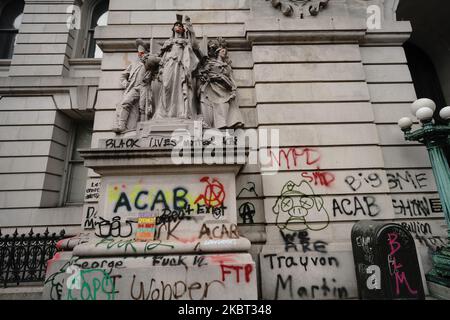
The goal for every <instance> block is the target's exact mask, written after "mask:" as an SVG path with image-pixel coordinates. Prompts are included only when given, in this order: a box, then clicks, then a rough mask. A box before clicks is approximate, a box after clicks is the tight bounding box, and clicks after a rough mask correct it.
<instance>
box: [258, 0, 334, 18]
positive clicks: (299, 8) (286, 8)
mask: <svg viewBox="0 0 450 320" xmlns="http://www.w3.org/2000/svg"><path fill="white" fill-rule="evenodd" d="M266 1H270V2H271V3H272V7H274V8H276V9H279V10H280V11H281V12H282V13H283V14H284V15H285V16H286V17H293V16H294V17H299V18H300V19H304V18H305V16H306V15H307V13H308V12H309V14H310V15H311V16H313V17H315V16H317V15H318V14H319V12H320V11H322V10H323V9H325V8H326V7H327V6H328V2H329V1H330V0H266Z"/></svg>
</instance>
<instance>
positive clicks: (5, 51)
mask: <svg viewBox="0 0 450 320" xmlns="http://www.w3.org/2000/svg"><path fill="white" fill-rule="evenodd" d="M24 6H25V4H24V1H20V0H10V1H6V2H4V3H3V5H2V4H1V3H0V59H11V58H12V56H13V53H14V46H15V43H16V37H17V34H18V33H19V28H20V25H21V24H22V18H23V8H24Z"/></svg>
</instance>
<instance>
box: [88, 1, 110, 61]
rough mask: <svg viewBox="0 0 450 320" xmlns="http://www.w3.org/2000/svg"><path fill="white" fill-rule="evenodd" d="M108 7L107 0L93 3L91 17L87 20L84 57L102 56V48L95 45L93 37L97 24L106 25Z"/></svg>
mask: <svg viewBox="0 0 450 320" xmlns="http://www.w3.org/2000/svg"><path fill="white" fill-rule="evenodd" d="M108 8H109V1H108V0H103V1H98V2H96V3H95V4H94V6H93V10H92V11H91V19H90V21H89V26H88V28H89V29H88V31H87V42H86V49H85V57H86V58H101V57H102V56H103V52H102V50H101V49H100V48H99V46H98V45H97V43H96V41H95V39H94V32H95V28H96V27H97V26H106V25H107V23H108Z"/></svg>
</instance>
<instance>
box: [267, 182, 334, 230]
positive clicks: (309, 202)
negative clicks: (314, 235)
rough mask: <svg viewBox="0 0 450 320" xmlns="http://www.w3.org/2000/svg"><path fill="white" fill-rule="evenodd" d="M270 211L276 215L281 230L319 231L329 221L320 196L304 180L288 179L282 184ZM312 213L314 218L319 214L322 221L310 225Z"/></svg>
mask: <svg viewBox="0 0 450 320" xmlns="http://www.w3.org/2000/svg"><path fill="white" fill-rule="evenodd" d="M272 211H273V213H274V214H275V215H276V224H277V226H278V228H280V229H282V230H289V231H301V230H312V231H319V230H323V229H325V228H326V227H327V226H328V224H329V221H330V217H329V215H328V212H327V210H326V209H325V207H324V202H323V199H322V197H320V196H317V195H316V194H315V192H314V190H313V188H312V187H311V185H310V184H309V182H307V181H305V180H302V181H300V183H298V184H296V183H295V182H293V181H288V182H287V183H286V184H285V185H284V186H283V189H282V190H281V195H280V196H279V197H278V198H277V201H276V203H275V205H274V206H273V207H272ZM312 215H314V216H315V218H317V216H319V219H320V221H323V222H320V223H318V224H315V225H312V224H311V223H310V219H311V216H312ZM315 220H316V219H315ZM316 221H317V220H316Z"/></svg>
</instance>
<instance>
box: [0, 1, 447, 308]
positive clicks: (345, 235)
mask: <svg viewBox="0 0 450 320" xmlns="http://www.w3.org/2000/svg"><path fill="white" fill-rule="evenodd" d="M272 2H273V1H272ZM280 2H281V3H283V5H284V3H287V2H288V1H280ZM403 2H408V3H403ZM19 3H21V4H19ZM322 3H326V4H327V5H326V6H321V4H322ZM296 4H297V5H298V6H297V5H293V8H294V13H293V15H292V16H286V15H284V14H283V11H282V10H281V9H282V8H284V7H281V8H275V7H273V6H272V4H271V2H270V1H266V0H189V1H178V0H164V1H162V0H161V1H159V0H128V1H122V0H109V2H108V1H97V0H84V1H73V0H58V1H57V0H45V1H41V0H25V1H16V0H14V1H1V2H0V15H1V20H0V24H1V28H2V29H3V30H0V34H1V37H2V38H1V39H2V41H5V43H9V44H10V45H11V49H10V50H9V51H8V50H5V52H4V53H3V56H2V58H3V59H2V60H0V96H1V99H0V181H1V183H0V226H1V229H2V233H3V234H4V233H8V232H11V233H12V232H13V231H14V230H15V229H16V228H18V229H19V231H20V232H22V231H27V230H29V228H30V227H33V228H34V230H38V231H39V230H41V232H42V230H45V228H47V227H48V228H49V229H50V230H51V231H59V230H60V229H62V228H64V229H65V230H66V233H67V234H70V235H77V234H79V233H83V232H86V229H90V228H91V227H92V226H94V225H95V213H96V211H97V203H98V190H99V188H100V185H101V179H100V176H99V175H98V174H97V173H96V172H94V171H93V170H92V169H87V168H85V167H84V166H83V160H82V158H81V157H80V155H79V152H78V151H77V150H78V149H80V148H84V149H86V148H90V147H91V148H98V147H99V142H100V141H101V140H102V139H108V138H114V137H116V134H115V133H114V132H112V130H111V128H112V123H113V118H114V116H115V107H116V105H117V103H118V102H119V101H120V100H121V96H122V87H121V85H120V82H119V79H120V75H121V72H122V71H123V70H124V69H125V68H126V67H127V66H128V65H129V64H130V63H131V62H132V61H134V59H135V57H136V52H135V48H134V41H135V39H136V38H142V39H144V40H146V41H149V40H150V39H154V41H156V42H157V41H164V40H165V39H167V38H169V37H170V35H171V25H172V24H173V21H174V19H175V15H176V14H177V13H181V14H185V15H189V16H190V17H191V19H192V22H193V24H194V27H195V28H196V32H197V37H198V38H199V39H202V38H203V37H207V38H216V37H223V38H225V39H226V40H227V41H228V43H229V47H230V56H231V60H232V67H233V69H234V75H235V78H236V80H237V84H238V99H239V107H240V110H241V112H242V114H243V116H244V118H245V128H246V129H257V130H261V129H278V130H279V134H280V149H279V150H275V151H269V154H270V157H271V158H272V161H273V162H277V163H278V164H279V165H280V172H278V173H277V174H275V175H264V174H262V173H261V170H260V169H259V168H258V166H254V165H247V166H245V167H244V168H243V170H241V172H240V173H239V174H238V176H237V178H236V198H237V199H236V208H237V212H236V215H237V219H238V225H239V230H240V233H241V234H242V235H243V236H245V237H246V238H248V239H249V240H250V241H251V243H252V246H251V250H250V253H251V254H252V257H253V259H254V261H255V262H256V266H257V283H258V297H259V298H261V299H302V298H303V299H304V298H308V299H324V298H327V299H329V298H331V299H339V298H356V297H357V286H356V278H355V269H354V263H353V256H352V248H351V242H350V233H351V229H352V226H353V225H354V223H355V222H357V221H359V220H366V219H373V220H382V221H394V222H397V223H400V224H403V225H404V226H405V227H406V228H407V229H409V230H410V231H411V233H412V234H413V236H414V237H415V239H416V245H417V248H418V252H419V256H420V262H421V266H422V270H423V272H424V273H426V272H427V271H428V270H430V268H431V258H430V254H431V252H433V251H434V250H436V248H439V247H442V246H444V245H445V244H446V237H447V230H446V224H445V220H444V218H443V214H442V208H441V206H440V201H439V196H438V194H437V189H436V185H435V182H434V178H433V174H432V171H431V165H430V162H429V159H428V156H427V152H426V149H425V148H424V147H423V146H421V145H419V144H418V143H407V142H405V141H404V139H403V135H402V132H401V131H400V130H399V129H398V127H397V121H398V119H399V118H401V117H403V116H407V115H408V114H409V108H410V104H411V103H412V102H413V101H414V100H415V99H416V98H418V97H422V96H419V94H418V92H420V94H421V95H422V94H429V95H428V97H431V98H435V99H438V98H436V97H438V96H439V97H441V100H439V101H440V102H441V103H442V104H443V103H445V101H448V99H449V95H450V90H448V88H447V89H446V90H444V91H439V92H438V93H437V94H433V93H432V90H429V91H427V90H426V86H427V84H425V85H424V84H423V83H420V81H419V80H417V81H416V79H418V78H416V79H414V76H415V74H419V75H422V74H423V73H420V70H419V69H420V68H416V66H415V65H413V66H411V65H410V66H408V61H409V59H407V54H406V53H405V47H404V44H405V42H407V41H409V42H408V43H414V45H415V46H416V47H422V48H427V49H428V51H427V53H426V55H428V56H429V57H430V60H431V61H432V63H431V65H433V64H434V65H435V67H436V71H437V73H436V74H434V73H433V75H432V76H433V79H435V80H436V83H437V84H438V85H440V84H442V85H441V86H442V88H446V86H445V84H448V74H450V73H449V72H446V71H445V70H448V66H449V65H450V64H449V58H448V50H447V52H446V54H444V53H445V51H444V52H443V50H442V48H440V47H439V46H441V45H442V46H443V43H448V42H446V41H447V40H446V39H444V38H440V39H437V40H436V41H435V42H434V43H433V44H430V43H427V42H425V39H426V37H425V36H424V35H429V34H430V33H431V32H432V30H434V29H432V28H433V24H427V22H426V21H427V17H429V16H426V14H425V13H420V14H419V12H420V11H421V8H422V7H421V6H423V3H422V2H421V1H412V0H406V1H399V0H373V1H364V0H330V1H310V2H308V1H306V2H305V4H306V5H305V6H304V7H302V4H303V3H302V2H301V1H299V2H297V3H296ZM309 5H314V6H315V7H314V8H317V12H316V13H317V15H316V13H314V11H313V14H312V13H311V11H309V10H307V8H308V7H309ZM299 8H304V10H303V15H302V16H300V13H299V12H300V11H298V10H299ZM447 9H448V7H447ZM430 10H431V9H430ZM442 11H443V13H442V14H444V13H445V10H442ZM447 12H448V10H447ZM400 15H401V17H399V16H400ZM437 15H438V17H440V15H441V14H437ZM11 17H14V19H11ZM7 18H8V19H9V20H11V21H9V20H8V19H7ZM16 18H17V19H16ZM7 20H8V21H7ZM407 20H411V21H412V22H410V21H407ZM436 20H437V21H439V19H436ZM4 21H5V23H4ZM442 21H444V20H442ZM20 22H21V23H20ZM415 23H417V29H413V27H414V26H415V25H414V24H415ZM436 23H438V22H436ZM412 26H413V27H412ZM426 28H431V29H426ZM411 35H413V36H412V37H411ZM436 36H438V35H436ZM11 37H12V38H11ZM444 37H445V36H444ZM410 38H411V40H409V39H410ZM11 39H12V40H11ZM11 41H12V42H11ZM427 41H428V40H427ZM5 48H6V46H5ZM417 61H420V59H419V60H416V62H417ZM427 70H428V69H427ZM431 73H432V72H431V71H430V74H431ZM432 76H430V77H432ZM447 87H448V86H447ZM442 106H443V105H442ZM289 182H293V184H294V186H295V187H296V188H298V189H297V190H292V188H291V189H289V191H291V192H299V193H301V194H304V195H305V198H307V199H306V200H308V205H307V204H305V202H300V203H299V204H297V205H293V204H290V206H291V207H292V206H297V207H298V208H299V210H305V211H308V210H311V207H308V206H309V202H312V203H313V207H314V208H313V210H316V211H317V212H321V213H322V214H321V215H320V217H318V218H315V217H312V218H311V221H308V223H306V227H305V226H303V227H301V228H296V226H295V224H293V225H292V227H291V226H290V224H289V223H287V224H286V220H283V219H284V218H281V217H282V214H281V213H283V212H284V213H286V212H285V211H286V210H285V208H284V207H283V203H282V200H283V195H286V193H285V192H286V188H287V187H288V184H289ZM295 187H294V188H295ZM305 188H306V190H307V191H306V192H305ZM306 200H305V201H306ZM280 219H281V220H280ZM281 226H282V227H281ZM323 285H326V286H327V287H328V288H329V291H326V290H317V291H316V292H315V291H314V287H316V286H318V287H320V286H323ZM425 285H426V284H425Z"/></svg>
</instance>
